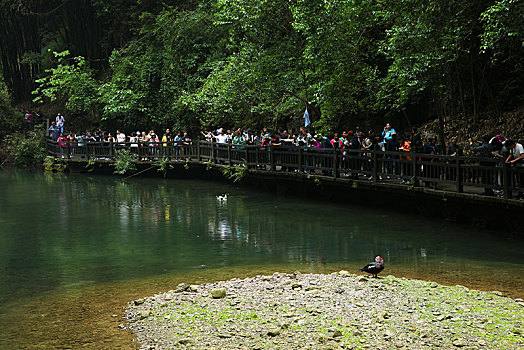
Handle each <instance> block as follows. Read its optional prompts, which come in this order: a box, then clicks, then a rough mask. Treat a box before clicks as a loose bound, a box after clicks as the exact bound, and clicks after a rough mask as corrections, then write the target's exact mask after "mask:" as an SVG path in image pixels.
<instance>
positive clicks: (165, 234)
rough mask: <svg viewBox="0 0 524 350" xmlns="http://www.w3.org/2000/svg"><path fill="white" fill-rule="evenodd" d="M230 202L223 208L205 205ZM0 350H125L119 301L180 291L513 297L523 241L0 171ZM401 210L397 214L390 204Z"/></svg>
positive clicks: (196, 185)
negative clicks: (396, 288) (383, 281)
mask: <svg viewBox="0 0 524 350" xmlns="http://www.w3.org/2000/svg"><path fill="white" fill-rule="evenodd" d="M224 193H229V199H228V201H227V202H219V201H218V200H217V199H216V196H217V195H220V194H224ZM0 199H1V200H0V277H1V281H2V282H1V283H0V349H4V348H5V349H11V348H12V349H14V348H17V349H24V348H26V349H55V348H73V349H76V348H92V349H119V348H121V349H128V348H131V347H132V335H130V334H129V333H128V332H127V331H123V330H120V329H119V328H118V325H119V324H120V323H122V320H121V318H120V317H121V314H122V307H124V306H125V305H126V304H127V302H128V301H130V300H133V299H136V298H139V297H141V296H148V295H152V294H155V293H157V292H161V291H167V290H170V289H174V288H175V287H176V285H177V284H178V283H180V282H186V283H203V282H206V281H213V280H220V279H228V278H232V277H245V276H252V275H256V274H263V273H266V274H270V273H273V272H275V271H280V272H293V271H295V270H300V271H301V272H323V273H324V272H332V271H338V270H341V269H346V270H349V271H351V272H357V269H358V268H359V267H361V266H362V265H364V264H365V263H367V262H368V261H372V260H373V258H374V257H375V256H376V255H381V256H382V257H383V258H384V260H385V263H386V269H385V271H384V272H383V274H393V275H396V276H406V277H411V278H419V279H426V280H434V281H437V282H440V283H443V284H449V285H455V284H461V285H465V286H467V287H471V288H476V289H483V290H499V291H502V292H504V293H506V294H507V295H510V296H513V297H523V296H524V292H523V291H524V263H523V261H524V242H523V241H522V239H520V240H519V239H511V238H508V237H507V236H506V237H505V236H503V235H502V236H501V235H500V233H497V232H489V231H480V230H475V229H471V228H469V227H465V226H461V225H458V224H456V223H451V222H445V221H438V220H430V219H425V218H421V217H418V216H415V215H410V214H409V208H404V213H402V212H401V211H388V210H385V209H383V207H380V208H372V207H369V206H366V207H363V206H359V205H358V203H352V201H351V198H348V204H347V205H341V204H330V203H327V202H325V201H319V200H315V199H314V198H310V199H303V198H293V197H291V198H289V197H283V196H279V195H275V194H272V193H267V192H261V191H258V190H257V189H246V188H238V187H236V186H234V185H231V184H226V183H222V182H204V181H196V180H164V179H158V178H133V179H130V180H127V181H122V180H121V179H120V178H117V177H105V176H85V175H70V176H62V175H44V174H40V173H28V172H22V171H1V172H0ZM392 206H398V207H402V203H392Z"/></svg>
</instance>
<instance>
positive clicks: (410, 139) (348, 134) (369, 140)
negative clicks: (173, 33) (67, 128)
mask: <svg viewBox="0 0 524 350" xmlns="http://www.w3.org/2000/svg"><path fill="white" fill-rule="evenodd" d="M64 125H65V119H64V117H63V116H62V115H61V114H60V113H59V114H58V115H57V116H56V119H55V121H54V122H52V124H51V126H50V128H49V130H48V131H49V137H50V138H51V139H52V140H53V141H58V142H59V143H60V144H61V145H65V144H66V142H68V143H70V144H73V143H74V144H77V145H80V146H82V145H84V144H85V143H87V142H113V143H117V144H128V145H129V146H130V147H137V146H138V144H154V145H162V146H167V145H173V146H178V145H189V144H191V138H190V136H189V134H188V133H187V132H180V131H179V132H171V131H170V129H166V130H165V131H164V132H163V133H162V136H160V135H158V134H157V133H156V132H155V131H154V130H150V131H148V132H146V131H136V132H132V133H131V134H129V135H126V134H125V133H124V132H122V131H120V130H116V132H115V133H114V134H113V133H111V132H105V131H103V130H102V129H98V130H96V131H94V132H91V131H85V132H77V133H73V132H68V133H64ZM200 136H201V137H202V138H203V139H204V140H206V141H209V142H216V143H218V144H232V145H236V146H241V145H255V146H260V147H267V146H297V147H313V148H323V149H329V148H336V149H340V150H341V151H342V152H343V151H344V150H380V151H388V152H414V153H420V154H431V155H448V156H461V155H463V154H464V150H465V149H466V150H469V151H471V152H473V153H474V154H476V155H478V156H480V157H484V158H503V159H505V161H506V162H507V163H510V164H514V165H517V166H524V148H523V146H522V143H520V142H517V141H516V140H511V139H506V138H504V137H503V136H501V135H495V136H488V135H483V136H482V137H481V138H480V139H474V138H470V139H469V144H467V145H466V147H462V146H461V145H459V144H458V143H457V138H456V137H452V138H451V139H450V140H449V143H448V146H447V148H446V149H443V147H442V145H441V143H440V142H439V140H438V137H437V136H436V135H433V136H427V137H425V138H423V137H422V136H421V135H420V134H419V132H418V130H417V128H414V129H413V130H412V132H411V133H410V134H404V135H400V136H399V134H398V133H397V132H396V130H395V129H394V128H393V127H392V126H391V125H390V124H389V123H388V124H386V126H385V127H384V129H383V130H382V132H380V133H379V132H375V131H374V130H369V131H368V132H367V133H364V132H362V131H361V130H360V129H359V128H358V127H357V128H356V129H355V130H354V131H353V130H349V131H342V132H340V133H334V134H333V135H331V137H328V136H327V135H321V134H319V133H316V134H315V133H313V132H311V131H309V130H308V129H307V128H305V127H301V128H300V129H299V130H298V131H297V132H295V133H293V134H291V133H289V132H288V131H286V130H276V131H269V130H268V129H267V128H264V129H263V130H261V131H258V132H256V131H253V130H252V129H240V128H239V129H235V130H231V129H229V130H226V129H223V128H219V129H217V130H206V131H202V132H201V135H200Z"/></svg>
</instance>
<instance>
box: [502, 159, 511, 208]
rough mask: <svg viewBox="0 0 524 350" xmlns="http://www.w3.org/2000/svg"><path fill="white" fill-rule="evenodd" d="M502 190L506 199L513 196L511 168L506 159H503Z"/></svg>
mask: <svg viewBox="0 0 524 350" xmlns="http://www.w3.org/2000/svg"><path fill="white" fill-rule="evenodd" d="M502 190H503V191H504V199H508V198H511V169H509V165H508V164H507V163H506V162H505V161H502Z"/></svg>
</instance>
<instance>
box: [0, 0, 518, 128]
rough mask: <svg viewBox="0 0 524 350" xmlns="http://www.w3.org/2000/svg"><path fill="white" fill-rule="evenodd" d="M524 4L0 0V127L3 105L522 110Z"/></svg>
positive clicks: (290, 121) (317, 121) (389, 118)
mask: <svg viewBox="0 0 524 350" xmlns="http://www.w3.org/2000/svg"><path fill="white" fill-rule="evenodd" d="M523 19H524V1H523V0H499V1H483V0H475V1H462V0H404V1H399V0H382V1H364V0H201V1H190V0H181V1H174V0H165V1H162V2H161V1H152V0H138V1H137V0H135V1H132V0H110V1H97V0H74V1H72V0H49V1H38V0H1V2H0V42H1V46H0V50H1V52H0V56H1V60H0V68H1V69H2V73H3V82H2V83H1V84H2V87H1V88H0V92H1V96H0V97H1V99H0V128H2V129H5V128H6V127H8V123H9V120H8V117H6V116H7V115H9V114H10V113H12V109H11V107H10V106H9V105H17V106H18V107H21V106H24V107H26V108H32V109H33V110H34V109H37V108H40V109H42V110H43V111H44V112H46V113H48V114H50V115H51V114H53V116H54V113H56V112H57V111H60V112H62V113H63V114H66V117H67V119H68V122H69V123H70V125H73V127H78V128H90V127H94V126H98V125H99V124H101V123H102V125H104V126H106V127H108V128H110V127H120V128H124V129H129V130H131V129H132V130H137V129H140V130H142V129H144V130H145V129H148V128H151V127H155V126H157V127H160V126H169V127H172V128H175V129H192V130H195V129H198V128H201V127H210V126H223V127H232V126H239V127H242V126H249V127H263V126H268V127H295V128H296V127H298V126H299V125H302V123H303V118H302V116H303V113H304V110H305V108H306V106H307V108H308V110H309V112H310V115H311V119H312V121H313V122H314V125H315V127H316V128H317V129H319V130H324V131H332V130H340V129H342V128H346V129H351V128H354V127H355V126H357V125H358V126H360V127H361V128H362V129H368V128H378V127H380V128H381V127H382V126H383V124H384V123H385V122H392V123H393V124H394V126H396V127H397V129H404V130H409V129H410V128H411V126H414V125H418V124H421V123H422V122H425V121H428V120H432V119H436V120H437V122H436V125H437V126H438V128H439V129H441V131H442V130H444V129H445V127H448V128H449V125H453V122H454V121H455V120H460V123H459V124H460V125H462V128H466V129H468V130H469V131H471V130H474V129H479V130H480V128H481V124H485V121H486V120H490V119H497V118H500V116H502V115H504V116H506V115H510V116H511V118H512V119H511V120H512V123H520V124H522V112H514V111H515V110H517V111H519V110H520V111H522V110H521V108H522V106H524V20H523ZM33 91H34V93H32V92H33ZM33 99H34V102H30V101H32V100H33ZM40 103H43V104H40ZM38 106H39V107H38ZM508 111H513V112H512V113H509V114H503V113H505V112H508ZM519 120H520V122H519ZM493 124H494V125H495V124H497V123H493ZM506 129H509V130H510V131H511V128H507V127H506ZM521 130H522V129H521Z"/></svg>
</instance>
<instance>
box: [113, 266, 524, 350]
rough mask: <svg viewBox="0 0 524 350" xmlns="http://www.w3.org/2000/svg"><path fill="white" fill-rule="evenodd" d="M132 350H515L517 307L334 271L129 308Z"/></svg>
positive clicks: (232, 284) (522, 341) (494, 296)
mask: <svg viewBox="0 0 524 350" xmlns="http://www.w3.org/2000/svg"><path fill="white" fill-rule="evenodd" d="M124 318H125V319H127V323H126V324H123V325H121V327H122V328H129V329H130V330H132V331H133V332H134V333H135V335H136V337H137V340H138V342H139V343H140V344H141V348H142V349H185V348H187V349H368V348H369V349H435V348H441V349H453V348H464V349H512V350H514V349H524V329H523V328H524V327H523V324H524V302H523V301H522V299H511V298H507V297H504V296H502V295H501V293H499V292H491V293H488V292H481V291H476V290H469V289H467V288H465V287H462V286H455V287H446V286H442V285H439V284H437V283H432V282H424V281H418V280H410V279H405V278H396V277H393V276H387V277H382V278H376V279H375V278H368V277H364V276H357V275H352V274H349V273H348V272H347V271H340V272H338V273H333V274H329V275H321V274H301V273H299V272H296V273H294V274H283V273H274V274H273V275H271V276H256V277H253V278H246V279H232V280H229V281H221V282H216V283H209V284H205V285H198V286H188V285H185V284H181V285H179V286H177V289H176V290H172V291H169V292H167V293H161V294H157V295H155V296H153V297H150V298H145V299H139V300H135V301H133V302H131V303H130V305H129V306H128V307H127V308H126V313H125V315H124Z"/></svg>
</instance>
